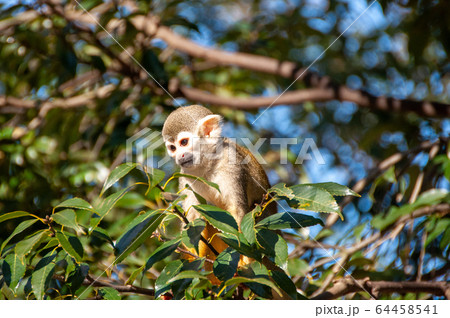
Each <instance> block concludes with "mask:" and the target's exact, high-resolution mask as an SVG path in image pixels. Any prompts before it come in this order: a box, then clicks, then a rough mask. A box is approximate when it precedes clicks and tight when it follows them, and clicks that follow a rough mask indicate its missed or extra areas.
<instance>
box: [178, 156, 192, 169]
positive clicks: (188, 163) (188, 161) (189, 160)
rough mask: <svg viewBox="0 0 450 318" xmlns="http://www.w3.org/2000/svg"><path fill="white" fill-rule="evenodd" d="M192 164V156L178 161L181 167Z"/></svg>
mask: <svg viewBox="0 0 450 318" xmlns="http://www.w3.org/2000/svg"><path fill="white" fill-rule="evenodd" d="M193 165H194V158H189V159H186V160H183V161H181V162H180V166H182V167H183V168H187V167H191V166H193Z"/></svg>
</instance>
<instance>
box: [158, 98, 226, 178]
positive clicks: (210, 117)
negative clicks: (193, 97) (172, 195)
mask: <svg viewBox="0 0 450 318" xmlns="http://www.w3.org/2000/svg"><path fill="white" fill-rule="evenodd" d="M221 122H222V117H221V116H219V115H215V114H213V113H212V112H211V111H210V110H209V109H207V108H205V107H203V106H199V105H192V106H186V107H180V108H178V109H177V110H175V111H174V112H172V113H171V114H170V115H169V117H167V119H166V121H165V123H164V127H163V130H162V135H163V138H164V141H165V144H166V148H167V152H168V154H169V156H171V157H172V158H174V159H175V162H176V163H177V165H179V166H181V167H182V168H183V169H186V170H190V169H195V168H196V167H198V166H200V165H202V163H204V160H202V159H204V156H205V153H212V152H214V151H215V149H214V148H215V145H216V144H217V138H219V137H221V134H222V124H221Z"/></svg>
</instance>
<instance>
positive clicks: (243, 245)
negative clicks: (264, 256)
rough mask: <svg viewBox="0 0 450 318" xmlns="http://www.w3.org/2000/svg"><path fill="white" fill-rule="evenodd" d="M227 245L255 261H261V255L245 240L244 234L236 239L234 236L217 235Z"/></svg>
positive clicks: (240, 234)
mask: <svg viewBox="0 0 450 318" xmlns="http://www.w3.org/2000/svg"><path fill="white" fill-rule="evenodd" d="M217 235H218V236H219V237H220V238H221V239H222V240H223V241H224V242H225V243H226V244H228V245H229V246H231V247H232V248H234V249H235V250H236V251H238V252H239V253H241V254H242V255H245V256H248V257H250V258H254V259H260V258H261V254H260V252H259V251H258V250H256V248H253V247H252V246H251V245H250V244H249V243H248V242H247V240H246V239H245V237H244V235H243V234H242V233H239V235H238V236H237V237H236V236H235V235H233V234H227V233H219V234H217Z"/></svg>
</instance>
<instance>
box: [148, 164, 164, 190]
mask: <svg viewBox="0 0 450 318" xmlns="http://www.w3.org/2000/svg"><path fill="white" fill-rule="evenodd" d="M147 175H148V176H149V179H150V187H149V188H154V187H155V186H157V185H158V184H159V183H160V182H161V181H163V180H164V177H165V176H166V174H165V173H164V171H162V170H159V169H156V168H150V173H147Z"/></svg>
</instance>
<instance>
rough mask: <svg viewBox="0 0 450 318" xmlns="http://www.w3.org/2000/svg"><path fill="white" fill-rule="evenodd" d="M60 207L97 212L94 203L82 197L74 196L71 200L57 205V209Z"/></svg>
mask: <svg viewBox="0 0 450 318" xmlns="http://www.w3.org/2000/svg"><path fill="white" fill-rule="evenodd" d="M58 208H70V209H80V210H87V211H90V212H93V213H97V212H96V211H95V210H94V208H93V207H92V205H91V204H90V203H89V202H86V201H85V200H83V199H80V198H72V199H69V200H66V201H64V202H62V203H60V204H58V205H57V206H55V209H58Z"/></svg>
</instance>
